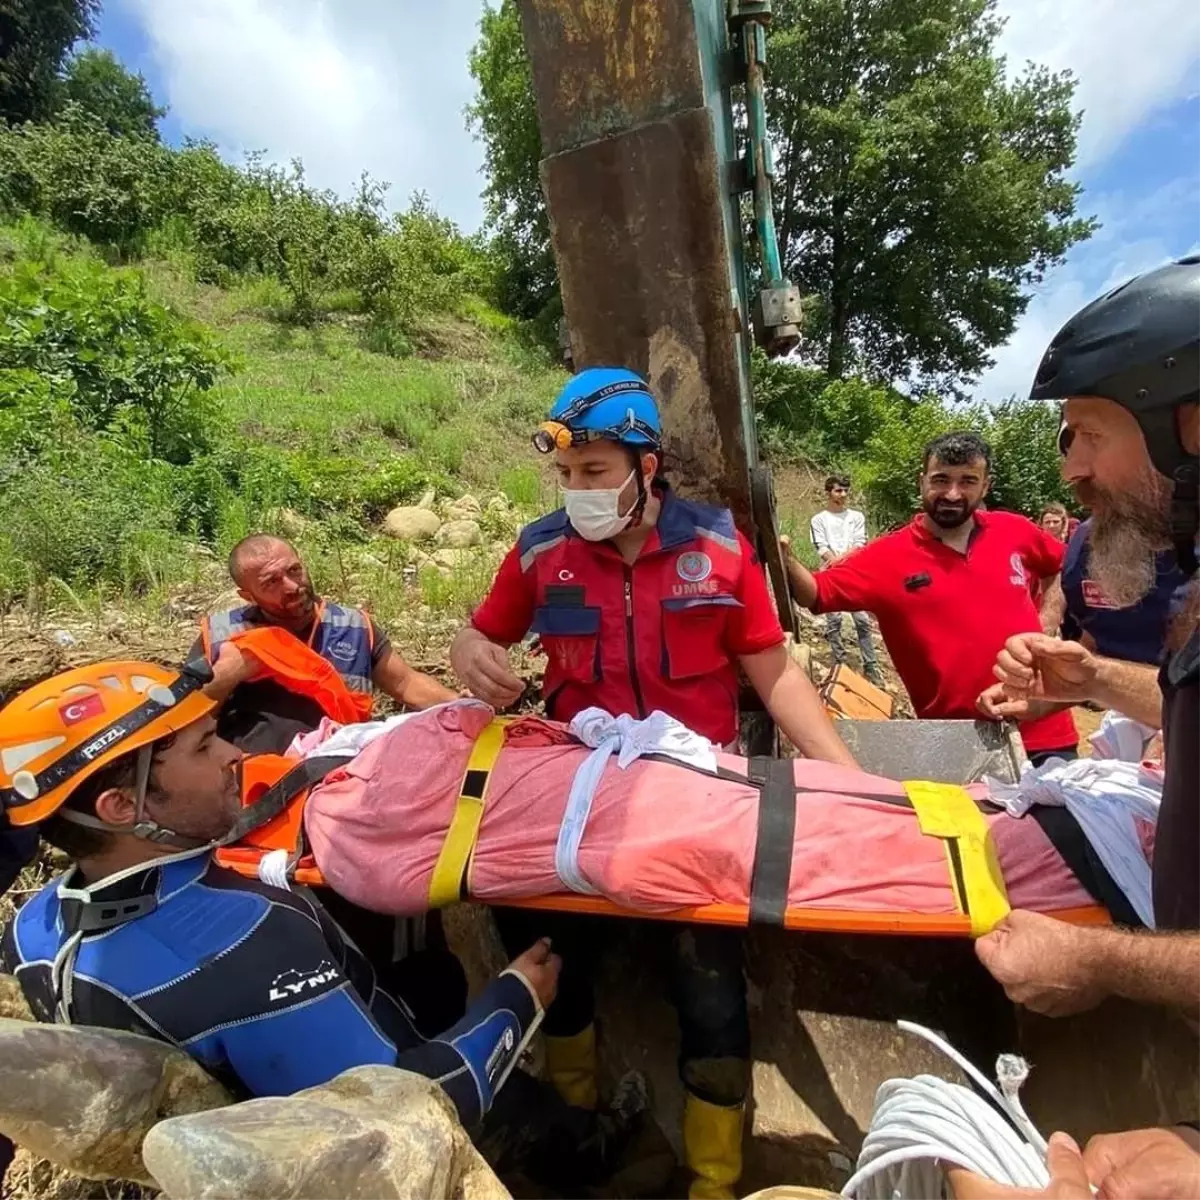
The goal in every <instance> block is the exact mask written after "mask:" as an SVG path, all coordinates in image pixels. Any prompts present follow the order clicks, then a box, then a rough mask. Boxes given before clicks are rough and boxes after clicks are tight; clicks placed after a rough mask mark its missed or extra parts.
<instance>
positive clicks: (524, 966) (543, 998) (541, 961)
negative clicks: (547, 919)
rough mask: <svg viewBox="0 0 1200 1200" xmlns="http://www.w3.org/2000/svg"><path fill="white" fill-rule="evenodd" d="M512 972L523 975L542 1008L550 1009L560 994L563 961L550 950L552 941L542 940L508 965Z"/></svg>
mask: <svg viewBox="0 0 1200 1200" xmlns="http://www.w3.org/2000/svg"><path fill="white" fill-rule="evenodd" d="M508 969H509V970H510V971H517V972H518V973H519V974H521V975H523V976H524V977H525V979H526V980H527V982H528V983H529V986H530V987H531V988H533V990H534V992H535V993H536V994H537V998H538V1000H539V1001H540V1002H541V1005H542V1008H549V1007H550V1005H551V1003H552V1002H553V1000H554V997H555V995H556V994H557V992H558V975H559V972H560V971H561V970H562V959H561V958H559V957H558V955H557V954H554V953H553V952H552V951H551V949H550V939H549V938H540V939H539V940H538V941H536V942H534V943H533V945H532V946H530V947H529V949H528V950H526V951H525V953H524V954H522V955H519V956H518V957H517V958H514V959H513V960H512V962H511V963H509V964H508Z"/></svg>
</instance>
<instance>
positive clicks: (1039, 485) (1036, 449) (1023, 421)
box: [984, 399, 1077, 520]
mask: <svg viewBox="0 0 1200 1200" xmlns="http://www.w3.org/2000/svg"><path fill="white" fill-rule="evenodd" d="M1058 423H1059V415H1058V407H1057V405H1051V404H1040V403H1037V402H1036V401H1033V400H1017V399H1009V400H1005V401H1003V402H1001V403H1000V404H997V405H996V406H995V407H994V408H992V409H991V410H990V411H989V413H988V423H987V428H986V429H985V431H984V436H985V437H986V438H987V439H988V442H989V443H990V445H991V447H992V458H993V462H992V491H991V496H990V499H989V503H990V504H991V505H992V507H993V508H1007V509H1010V510H1011V511H1013V512H1023V513H1024V514H1025V515H1026V516H1028V517H1033V518H1034V519H1035V520H1036V519H1037V518H1038V517H1039V516H1040V515H1041V512H1042V509H1043V508H1044V507H1045V506H1046V505H1047V504H1050V503H1051V502H1053V501H1057V502H1058V503H1059V504H1066V505H1068V507H1071V508H1075V507H1077V505H1076V502H1075V500H1074V498H1073V496H1072V494H1071V489H1070V488H1069V487H1067V485H1066V483H1064V482H1063V477H1062V459H1061V458H1060V457H1059V454H1058Z"/></svg>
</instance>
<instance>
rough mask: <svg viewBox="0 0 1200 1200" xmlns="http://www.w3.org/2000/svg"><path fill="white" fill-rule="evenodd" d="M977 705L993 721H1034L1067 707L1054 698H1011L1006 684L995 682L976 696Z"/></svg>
mask: <svg viewBox="0 0 1200 1200" xmlns="http://www.w3.org/2000/svg"><path fill="white" fill-rule="evenodd" d="M975 707H976V708H978V709H979V711H980V712H981V713H983V715H984V716H985V717H987V718H988V719H989V720H991V721H1032V720H1035V719H1036V718H1037V717H1044V716H1047V715H1048V714H1050V713H1052V712H1059V711H1061V710H1062V709H1063V708H1065V707H1066V704H1065V703H1064V702H1060V701H1054V700H1010V699H1009V696H1008V693H1007V692H1006V691H1005V690H1004V684H1002V683H993V684H992V686H991V687H989V688H984V690H983V691H982V692H980V693H979V695H978V696H977V697H976V698H975Z"/></svg>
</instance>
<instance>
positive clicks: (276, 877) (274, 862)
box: [258, 849, 292, 892]
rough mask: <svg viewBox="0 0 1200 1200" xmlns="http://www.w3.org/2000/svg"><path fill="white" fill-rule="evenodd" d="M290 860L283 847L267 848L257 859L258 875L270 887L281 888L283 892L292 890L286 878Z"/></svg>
mask: <svg viewBox="0 0 1200 1200" xmlns="http://www.w3.org/2000/svg"><path fill="white" fill-rule="evenodd" d="M290 866H291V860H290V859H289V858H288V852H287V851H286V850H284V849H278V850H268V851H267V853H266V854H264V855H263V856H262V858H260V859H259V860H258V877H259V879H261V880H262V881H263V883H265V884H268V885H270V886H271V887H277V888H282V889H283V890H284V891H285V892H290V891H291V890H292V888H291V883H290V882H289V880H288V868H289V867H290Z"/></svg>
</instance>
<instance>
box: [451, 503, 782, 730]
mask: <svg viewBox="0 0 1200 1200" xmlns="http://www.w3.org/2000/svg"><path fill="white" fill-rule="evenodd" d="M659 496H660V498H661V501H662V507H661V509H660V511H659V517H658V523H657V525H656V527H655V529H654V530H653V531H652V532H651V534H650V536H649V538H647V540H646V543H645V545H644V546H643V547H642V551H641V553H640V554H639V555H638V557H637V559H636V560H635V561H634V562H633V563H626V562H625V560H624V559H623V558H622V557H621V555H620V553H619V552H618V550H617V549H616V547H615V546H614V545H612V544H611V543H610V542H589V541H586V540H585V539H584V538H581V537H580V536H579V535H578V534H577V533H576V532H575V529H574V528H573V527H572V525H571V523H570V521H569V520H568V519H567V515H566V511H565V510H564V509H559V510H558V511H557V512H553V513H551V514H550V515H549V516H547V517H543V518H542V519H541V520H540V521H535V522H534V523H533V524H532V525H527V526H526V527H525V528H524V529H523V530H522V531H521V534H520V537H519V538H518V540H517V544H516V545H515V546H514V547H513V548H512V549H511V550H510V551H509V552H508V555H507V557H506V558H505V560H504V562H503V563H502V564H501V567H500V571H499V574H498V575H497V576H496V580H495V583H493V585H492V590H491V591H490V592H489V594H488V596H487V597H486V599H485V600H484V601H483V603H482V604H481V605H480V606H479V608H478V609H477V610H476V612H475V615H474V617H473V618H472V623H473V625H474V626H475V628H476V629H478V630H479V631H480V633H482V634H484V635H485V636H486V637H488V638H490V639H492V640H493V641H495V642H501V643H503V644H505V645H511V644H512V643H513V642H519V641H520V640H521V639H522V638H523V637H524V636H525V635H526V634H527V633H528V632H530V631H532V632H534V633H536V634H537V635H538V637H539V638H540V640H541V644H542V647H543V648H544V650H545V652H546V656H547V659H548V661H547V665H546V677H545V682H544V684H543V695H544V698H545V704H546V711H547V713H548V714H549V715H550V716H551V717H553V718H554V719H555V720H560V721H569V720H570V719H571V718H572V717H573V716H575V714H576V713H578V712H579V711H580V710H582V709H584V708H587V707H589V706H591V705H596V706H598V707H600V708H603V709H605V710H607V711H608V712H611V713H614V714H620V713H629V714H631V715H633V716H638V717H644V716H646V715H648V714H649V713H651V712H653V711H654V710H655V709H661V710H662V711H663V712H666V713H669V714H670V715H671V716H673V717H675V718H676V719H677V720H679V721H682V722H683V723H684V724H686V725H688V726H690V727H691V728H692V729H695V730H696V731H697V732H698V733H701V734H703V735H704V736H705V737H707V738H709V739H710V740H711V741H713V742H716V743H717V744H719V745H727V744H729V743H731V742H732V741H733V740H734V739H735V738H736V737H737V716H738V704H737V699H738V664H737V660H738V658H739V657H740V656H741V655H746V654H756V653H758V652H760V651H762V650H768V649H770V648H771V647H773V646H777V645H780V644H781V643H782V642H783V629H782V627H781V626H780V624H779V618H778V616H777V615H776V613H775V610H774V608H773V607H772V604H771V599H770V594H769V592H768V591H767V583H766V578H765V576H764V575H763V571H762V568H761V566H760V565H759V562H758V558H757V556H756V555H755V553H754V551H753V549H752V547H751V546H750V543H749V542H748V541H747V540H746V538H745V537H743V536H742V535H741V534H740V533H739V532H738V531H737V528H736V527H735V526H734V523H733V516H732V514H731V513H730V512H729V511H728V509H723V508H714V507H712V506H710V505H707V504H697V503H694V502H693V501H690V500H681V499H680V498H679V497H678V496H676V495H675V494H674V492H672V491H671V490H670V489H669V488H664V489H662V490H661V491H660V492H659Z"/></svg>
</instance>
